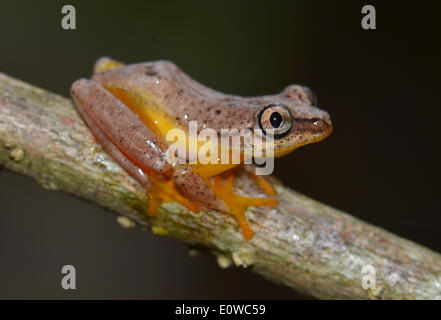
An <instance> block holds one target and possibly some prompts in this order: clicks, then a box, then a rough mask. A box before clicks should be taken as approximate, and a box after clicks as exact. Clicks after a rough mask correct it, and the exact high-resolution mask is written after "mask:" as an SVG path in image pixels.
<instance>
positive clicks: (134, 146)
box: [71, 79, 199, 216]
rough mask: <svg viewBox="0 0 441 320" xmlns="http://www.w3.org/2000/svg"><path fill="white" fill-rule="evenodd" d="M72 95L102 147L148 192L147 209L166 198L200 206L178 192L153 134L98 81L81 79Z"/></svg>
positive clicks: (153, 211)
mask: <svg viewBox="0 0 441 320" xmlns="http://www.w3.org/2000/svg"><path fill="white" fill-rule="evenodd" d="M71 93H72V97H73V98H74V100H75V103H76V105H77V107H78V110H79V111H80V113H81V114H82V116H83V119H84V120H85V122H86V124H87V125H88V127H89V129H90V130H91V131H92V133H93V134H94V135H95V137H96V139H97V140H98V141H99V143H100V144H101V145H102V146H103V148H104V149H105V150H106V151H107V152H108V153H109V154H110V155H111V156H112V158H113V159H114V160H115V161H116V162H118V163H119V164H120V165H121V167H123V168H124V169H125V170H126V171H127V172H128V173H129V174H130V175H131V176H132V177H134V178H135V179H136V180H138V181H139V182H140V183H141V184H142V185H143V186H144V187H145V188H146V189H147V191H148V193H149V198H150V201H149V210H148V213H149V214H150V215H152V216H154V215H156V213H157V207H158V206H159V205H160V204H161V203H162V202H165V201H172V202H178V203H181V204H182V205H184V206H186V207H187V208H188V209H189V210H191V211H199V207H198V206H196V205H195V204H194V203H192V202H191V201H190V200H188V199H186V198H185V197H183V196H182V195H180V194H179V192H178V190H177V188H176V187H175V186H174V184H173V181H172V179H171V171H172V170H171V164H169V163H168V162H167V159H166V157H165V154H164V152H163V151H162V150H161V149H160V148H159V147H158V143H156V136H155V135H154V134H153V133H152V132H151V131H150V130H149V129H148V128H147V127H146V126H145V125H144V124H143V123H142V122H141V120H140V119H139V118H138V117H137V116H136V115H135V114H133V113H132V112H131V111H130V109H129V108H128V107H126V106H125V105H124V104H123V103H122V102H121V101H119V100H118V99H116V98H115V97H114V96H113V95H112V94H111V93H110V92H109V91H107V90H106V89H104V88H103V87H102V86H101V85H100V84H99V83H97V82H94V81H90V80H86V79H81V80H78V81H76V82H75V83H74V84H73V85H72V89H71Z"/></svg>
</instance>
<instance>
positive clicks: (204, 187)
mask: <svg viewBox="0 0 441 320" xmlns="http://www.w3.org/2000/svg"><path fill="white" fill-rule="evenodd" d="M239 168H240V167H239V166H236V167H233V169H230V170H228V171H226V172H224V173H221V174H217V175H214V176H209V177H205V176H202V175H200V174H199V173H197V172H195V170H193V169H192V167H190V166H185V167H183V168H181V169H179V170H176V171H175V173H174V176H173V178H174V181H175V183H176V185H177V186H178V188H179V190H180V191H181V193H182V194H184V195H185V196H186V197H188V198H190V199H193V200H194V201H196V202H198V203H201V204H203V205H205V206H207V207H209V208H211V209H215V210H218V211H221V212H224V213H227V214H230V215H232V216H233V217H234V218H235V219H236V221H237V222H238V223H239V225H240V227H241V229H242V234H243V236H244V238H245V239H251V238H252V237H253V235H254V233H253V230H252V229H251V228H250V226H249V224H248V221H247V219H246V215H245V212H246V210H247V208H248V207H252V206H276V205H277V200H276V199H275V198H269V197H265V198H249V197H244V196H241V195H238V194H236V193H234V191H233V187H234V180H235V177H236V175H237V172H238V169H239ZM259 186H261V187H262V186H263V185H261V184H259ZM268 186H269V187H270V185H269V184H268ZM268 186H267V187H268ZM269 187H268V188H269ZM262 189H263V190H264V192H265V193H267V194H268V192H267V191H268V189H266V190H265V188H262ZM271 191H272V192H271V194H268V195H274V191H273V190H272V189H271Z"/></svg>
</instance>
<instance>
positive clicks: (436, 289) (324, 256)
mask: <svg viewBox="0 0 441 320" xmlns="http://www.w3.org/2000/svg"><path fill="white" fill-rule="evenodd" d="M0 164H2V165H3V166H5V167H6V168H8V169H10V170H12V171H15V172H19V173H21V174H24V175H27V176H30V177H32V178H34V179H36V180H37V181H38V182H39V183H40V184H41V185H42V186H43V187H44V188H46V189H50V190H58V191H63V192H68V193H70V194H73V195H75V196H78V197H81V198H84V199H87V200H89V201H90V202H93V203H97V204H99V205H101V206H104V207H106V208H108V209H110V210H111V211H114V212H116V213H117V214H119V215H121V216H124V217H126V218H121V219H120V221H121V222H122V223H125V224H126V225H129V224H130V221H129V220H128V219H127V218H129V219H131V220H133V221H135V222H136V223H137V224H139V225H141V226H145V227H147V228H149V229H150V230H152V231H153V232H154V233H156V234H160V235H168V236H171V237H174V238H177V239H179V240H181V241H184V242H187V243H189V244H192V245H196V246H198V247H200V248H204V250H207V251H208V252H210V253H212V254H213V255H215V256H216V258H217V261H218V263H219V266H221V267H228V266H230V265H236V266H241V267H245V268H248V269H250V270H251V271H253V272H256V273H258V274H261V275H263V276H264V277H266V278H268V279H269V280H271V281H274V282H276V283H281V284H284V285H287V286H289V287H291V288H293V289H295V290H297V291H299V292H302V293H304V294H308V295H312V296H315V297H318V298H322V299H329V298H332V299H440V298H441V256H440V255H439V254H438V253H435V252H433V251H431V250H429V249H427V248H424V247H422V246H420V245H418V244H415V243H413V242H411V241H408V240H405V239H403V238H400V237H398V236H396V235H394V234H391V233H389V232H387V231H385V230H382V229H380V228H377V227H375V226H372V225H369V224H367V223H365V222H363V221H360V220H358V219H356V218H354V217H351V216H349V215H348V214H346V213H344V212H342V211H339V210H337V209H334V208H331V207H329V206H327V205H325V204H322V203H320V202H317V201H315V200H312V199H310V198H308V197H306V196H304V195H302V194H300V193H298V192H296V191H293V190H290V189H288V188H285V187H284V186H282V185H280V184H277V183H275V184H274V187H275V189H276V191H277V197H278V199H279V206H278V207H277V208H265V207H260V208H250V209H249V210H248V212H247V217H248V219H249V221H250V224H251V227H252V228H253V230H254V231H255V237H254V238H253V239H252V240H250V241H247V240H244V238H243V237H242V234H241V232H240V229H239V227H238V225H237V223H236V221H235V220H234V219H233V218H232V217H230V216H228V215H226V214H222V213H219V212H216V211H212V210H209V211H204V212H202V213H199V214H194V213H191V212H189V211H188V210H186V209H185V208H184V207H182V206H181V205H179V204H176V203H166V204H163V205H162V206H161V208H160V211H161V213H160V214H159V215H158V216H157V217H155V218H150V217H148V216H147V214H146V210H147V202H148V197H147V195H146V193H145V191H144V189H143V188H142V187H141V186H140V185H139V184H138V183H137V182H136V181H135V180H134V179H132V178H131V177H130V176H128V175H127V174H126V173H125V172H124V171H123V170H122V169H121V168H120V167H119V166H118V165H117V164H116V163H115V162H114V161H113V160H112V159H111V158H110V157H109V156H108V155H107V154H106V153H105V152H104V151H103V150H102V148H101V147H100V146H99V145H98V144H97V143H96V142H95V140H94V138H93V137H92V135H91V134H90V132H89V130H88V129H87V127H86V126H85V125H84V123H83V121H82V120H81V118H80V117H79V115H78V113H77V111H76V109H75V107H74V106H73V104H72V101H71V100H70V99H66V98H63V97H60V96H58V95H55V94H53V93H50V92H47V91H45V90H42V89H39V88H36V87H33V86H31V85H28V84H26V83H23V82H21V81H19V80H15V79H13V78H11V77H8V76H7V75H4V74H1V73H0ZM236 188H237V192H238V193H240V194H244V195H253V194H254V193H255V192H256V186H255V185H254V182H252V181H250V180H249V179H248V178H247V176H246V175H245V174H242V175H241V176H240V177H239V179H238V180H237V181H236ZM366 266H372V267H373V268H375V275H373V274H372V273H369V271H372V270H373V269H369V267H367V269H366V270H364V271H366V272H367V273H362V269H363V268H366ZM369 275H370V276H375V280H376V281H375V288H368V289H364V288H363V285H362V284H363V280H364V281H365V285H369V284H370V285H372V284H373V283H372V282H369V281H367V279H368V277H369ZM371 280H372V278H371Z"/></svg>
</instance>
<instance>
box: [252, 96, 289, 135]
mask: <svg viewBox="0 0 441 320" xmlns="http://www.w3.org/2000/svg"><path fill="white" fill-rule="evenodd" d="M257 119H258V121H259V127H260V128H261V129H262V130H263V132H264V133H265V134H267V133H268V132H269V131H270V130H271V132H273V134H274V138H281V137H283V136H284V135H285V134H287V133H288V132H289V130H291V128H292V124H293V117H292V115H291V112H290V111H289V110H288V107H286V106H285V105H283V104H270V105H269V106H266V107H264V108H263V109H262V110H261V111H260V112H259V113H258V115H257Z"/></svg>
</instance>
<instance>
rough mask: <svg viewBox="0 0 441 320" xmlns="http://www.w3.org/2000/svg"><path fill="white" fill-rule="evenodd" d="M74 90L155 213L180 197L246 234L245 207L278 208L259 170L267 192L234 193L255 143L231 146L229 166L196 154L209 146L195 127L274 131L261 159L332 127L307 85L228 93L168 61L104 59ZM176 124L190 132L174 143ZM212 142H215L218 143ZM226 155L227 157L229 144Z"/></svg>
mask: <svg viewBox="0 0 441 320" xmlns="http://www.w3.org/2000/svg"><path fill="white" fill-rule="evenodd" d="M71 93H72V97H73V99H74V101H75V103H76V105H77V107H78V109H79V111H80V112H81V114H82V116H83V119H84V120H85V122H86V124H87V125H88V127H89V129H90V130H91V131H92V133H93V134H94V136H95V137H96V138H97V140H98V142H99V143H100V144H101V145H102V146H103V148H104V149H105V150H106V152H108V153H109V154H110V155H111V156H112V157H113V158H114V159H115V160H116V161H117V162H118V163H119V164H120V165H121V167H122V168H124V169H125V170H126V171H127V172H128V173H129V174H130V175H131V176H133V177H134V178H135V179H136V180H137V181H138V182H139V183H141V184H142V185H143V186H144V187H145V188H146V190H147V192H148V194H149V199H150V200H149V210H148V214H150V215H152V216H153V215H155V214H156V213H157V208H158V206H159V205H160V204H161V203H162V202H178V203H180V204H182V205H184V206H185V207H187V208H188V209H189V210H191V211H194V212H197V211H199V210H200V206H204V207H208V208H212V209H215V210H218V211H221V212H224V213H227V214H230V215H232V216H234V217H235V218H236V220H237V222H238V223H239V225H240V227H241V228H242V233H243V236H244V237H245V238H246V239H251V238H252V237H253V231H252V230H251V228H250V227H249V225H248V222H247V220H246V217H245V211H246V209H247V208H248V207H250V206H276V205H277V200H276V198H275V192H274V190H273V188H272V187H271V185H270V184H269V183H268V182H267V181H266V180H264V179H263V178H262V177H261V176H260V175H255V174H253V173H250V174H251V177H252V178H253V179H254V180H255V181H256V182H257V183H258V185H259V186H260V187H261V188H262V190H263V191H264V192H265V193H266V194H267V195H268V197H258V198H248V197H244V196H241V195H238V194H235V193H234V192H233V185H234V178H235V176H236V174H237V169H238V168H239V166H240V165H243V164H244V163H245V162H246V160H249V159H248V156H246V155H245V154H247V155H249V154H253V153H252V152H245V151H244V150H248V151H249V150H251V151H253V148H256V146H255V144H254V142H253V141H254V140H251V142H250V140H247V139H240V140H239V141H240V142H239V144H236V145H233V144H231V145H230V146H229V147H228V150H227V155H228V156H229V157H227V158H229V159H230V160H232V158H234V157H233V154H235V155H238V157H237V158H236V159H239V161H236V162H233V161H229V162H227V163H225V162H224V161H220V160H221V159H220V158H221V157H216V158H215V161H210V162H209V163H206V162H201V161H199V160H198V157H194V156H195V153H196V154H198V151H200V150H201V148H202V146H203V145H204V144H203V143H202V142H201V141H200V140H199V135H198V134H196V135H192V134H190V133H189V131H190V130H189V128H190V127H191V124H192V123H193V124H194V126H195V130H196V133H201V132H202V131H203V130H204V129H207V128H209V129H210V130H212V132H215V133H216V134H217V135H218V136H219V137H220V136H221V134H223V133H222V132H223V131H222V130H224V129H237V130H238V131H241V130H244V129H247V130H250V131H252V132H260V133H261V135H263V136H266V135H271V137H272V139H273V140H271V141H272V143H271V144H269V143H268V144H266V145H265V146H266V147H267V149H265V152H263V153H261V156H262V158H264V157H266V156H268V147H270V148H271V150H270V151H271V152H270V153H269V154H271V155H274V157H280V156H283V155H286V154H287V153H289V152H291V151H293V150H294V149H296V148H298V147H300V146H303V145H305V144H308V143H312V142H317V141H320V140H322V139H324V138H325V137H327V136H328V135H329V134H330V133H331V131H332V124H331V121H330V118H329V115H328V113H326V112H325V111H322V110H320V109H318V108H317V107H316V106H315V104H316V103H315V100H314V96H313V94H312V92H311V91H310V90H309V89H308V88H306V87H302V86H297V85H290V86H288V87H286V88H285V89H284V90H283V91H282V92H281V93H280V94H276V95H265V96H261V97H240V96H235V95H229V94H223V93H220V92H218V91H215V90H213V89H210V88H208V87H205V86H203V85H201V84H200V83H198V82H196V81H195V80H193V79H191V78H190V77H189V76H188V75H186V74H185V73H184V72H182V71H181V70H180V69H179V68H178V67H177V66H176V65H174V64H173V63H171V62H168V61H155V62H146V63H139V64H133V65H123V64H122V63H119V62H117V61H114V60H111V59H108V58H101V59H99V60H98V61H97V63H96V64H95V69H94V75H93V76H92V79H91V80H88V79H80V80H77V81H75V83H74V84H73V85H72V89H71ZM176 129H178V130H181V131H182V132H184V133H186V139H184V140H180V142H179V141H178V142H179V143H178V142H176V140H173V142H174V143H172V141H170V139H169V137H168V135H169V134H170V132H173V130H176ZM194 140H196V141H194ZM204 141H205V142H207V140H204ZM256 141H257V140H256ZM210 143H211V144H212V145H211V147H213V143H214V142H213V141H211V140H210ZM247 143H248V144H247ZM172 144H173V145H176V144H178V147H181V148H184V149H185V150H184V151H187V152H184V156H182V153H179V152H176V150H175V151H174V152H171V153H170V152H169V149H170V148H169V147H170V146H171V145H172ZM191 145H192V146H196V148H195V149H191V148H189V146H191ZM223 146H224V145H223ZM205 147H206V146H205ZM214 148H220V144H215V147H214ZM192 150H193V151H192ZM194 150H196V151H194ZM210 150H213V149H210ZM220 152H221V153H223V154H225V148H223V150H220ZM192 153H193V154H192ZM182 158H185V159H184V160H185V161H182V160H183V159H182ZM190 159H196V160H195V161H190Z"/></svg>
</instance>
